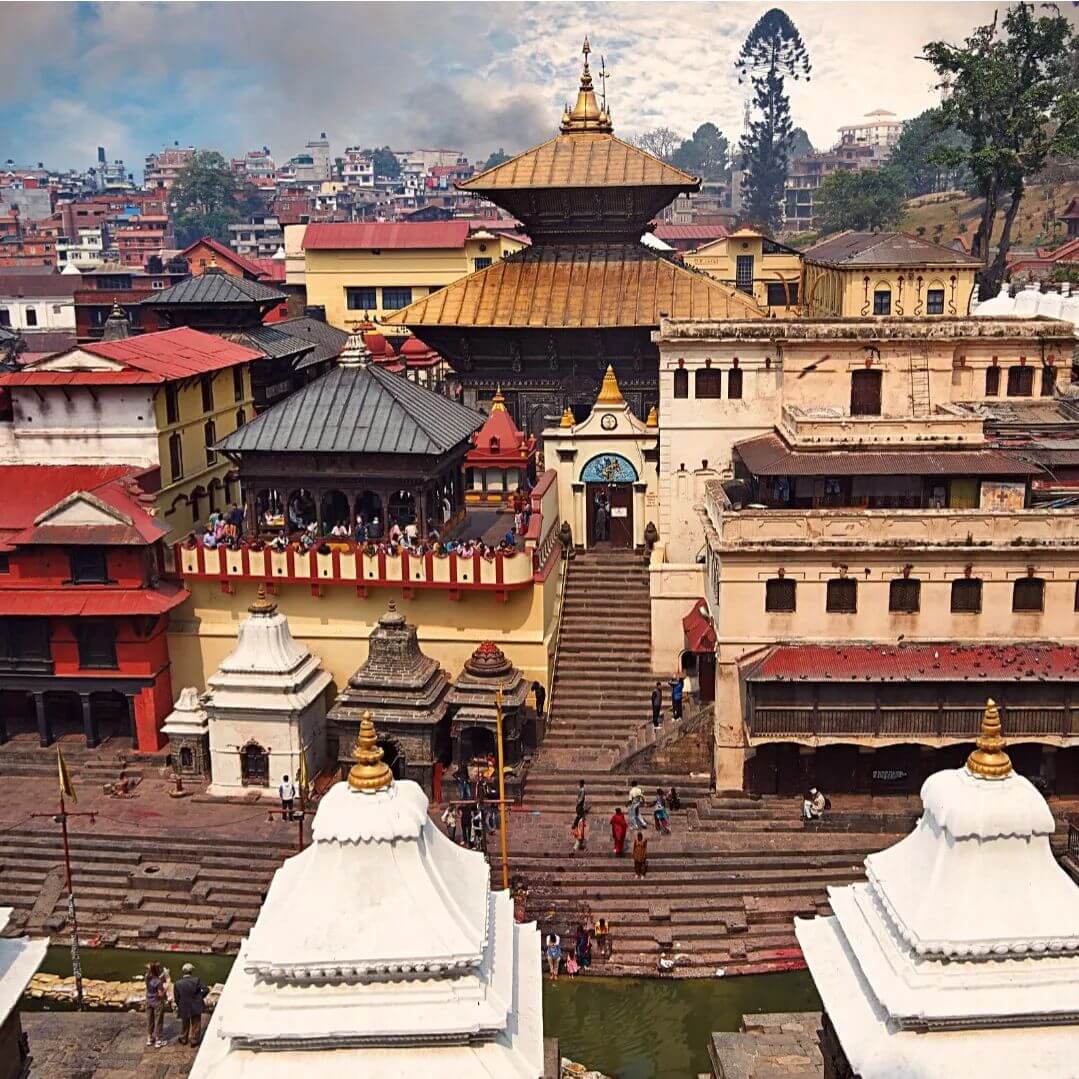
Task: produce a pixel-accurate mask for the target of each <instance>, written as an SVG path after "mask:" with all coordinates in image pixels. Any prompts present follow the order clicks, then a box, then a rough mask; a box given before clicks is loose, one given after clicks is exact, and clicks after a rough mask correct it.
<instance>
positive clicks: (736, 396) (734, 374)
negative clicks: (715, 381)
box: [727, 367, 742, 401]
mask: <svg viewBox="0 0 1079 1079" xmlns="http://www.w3.org/2000/svg"><path fill="white" fill-rule="evenodd" d="M727 396H728V397H729V398H730V399H731V400H732V401H740V400H741V399H742V370H741V368H740V367H732V368H731V369H730V370H729V371H728V372H727Z"/></svg>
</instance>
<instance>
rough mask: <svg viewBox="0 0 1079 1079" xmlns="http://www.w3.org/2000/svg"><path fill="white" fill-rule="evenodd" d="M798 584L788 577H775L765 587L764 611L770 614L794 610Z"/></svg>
mask: <svg viewBox="0 0 1079 1079" xmlns="http://www.w3.org/2000/svg"><path fill="white" fill-rule="evenodd" d="M796 587H797V586H796V584H795V582H794V581H792V580H788V579H787V578H786V577H773V578H772V579H771V580H770V581H766V582H765V585H764V609H765V610H766V611H768V612H770V613H773V614H774V613H789V612H791V611H793V610H794V603H795V589H796Z"/></svg>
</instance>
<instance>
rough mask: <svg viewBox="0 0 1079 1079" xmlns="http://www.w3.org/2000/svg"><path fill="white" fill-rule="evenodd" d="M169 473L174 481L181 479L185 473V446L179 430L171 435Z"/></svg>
mask: <svg viewBox="0 0 1079 1079" xmlns="http://www.w3.org/2000/svg"><path fill="white" fill-rule="evenodd" d="M169 474H170V475H171V476H172V478H173V481H176V480H178V479H180V478H181V477H182V476H183V474H184V447H183V443H182V442H181V441H180V433H179V431H177V432H176V434H174V435H170V436H169Z"/></svg>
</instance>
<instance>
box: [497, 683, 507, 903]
mask: <svg viewBox="0 0 1079 1079" xmlns="http://www.w3.org/2000/svg"><path fill="white" fill-rule="evenodd" d="M495 724H496V726H497V728H498V803H499V805H498V822H499V828H498V833H499V841H500V843H501V846H502V887H503V888H504V889H505V890H506V891H509V887H510V856H509V850H508V849H507V842H506V770H505V767H504V762H503V751H502V690H501V689H499V690H498V692H497V693H496V694H495Z"/></svg>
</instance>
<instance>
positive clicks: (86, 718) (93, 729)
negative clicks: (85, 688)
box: [79, 693, 101, 749]
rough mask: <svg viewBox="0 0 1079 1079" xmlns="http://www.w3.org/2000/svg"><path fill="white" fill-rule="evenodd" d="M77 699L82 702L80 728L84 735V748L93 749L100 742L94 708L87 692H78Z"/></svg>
mask: <svg viewBox="0 0 1079 1079" xmlns="http://www.w3.org/2000/svg"><path fill="white" fill-rule="evenodd" d="M79 700H80V701H81V702H82V729H83V733H84V734H85V735H86V748H87V749H93V748H94V747H95V746H97V744H98V742H100V740H101V739H100V738H98V733H97V719H96V718H95V716H94V708H93V705H92V703H91V701H90V694H89V693H80V694H79Z"/></svg>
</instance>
